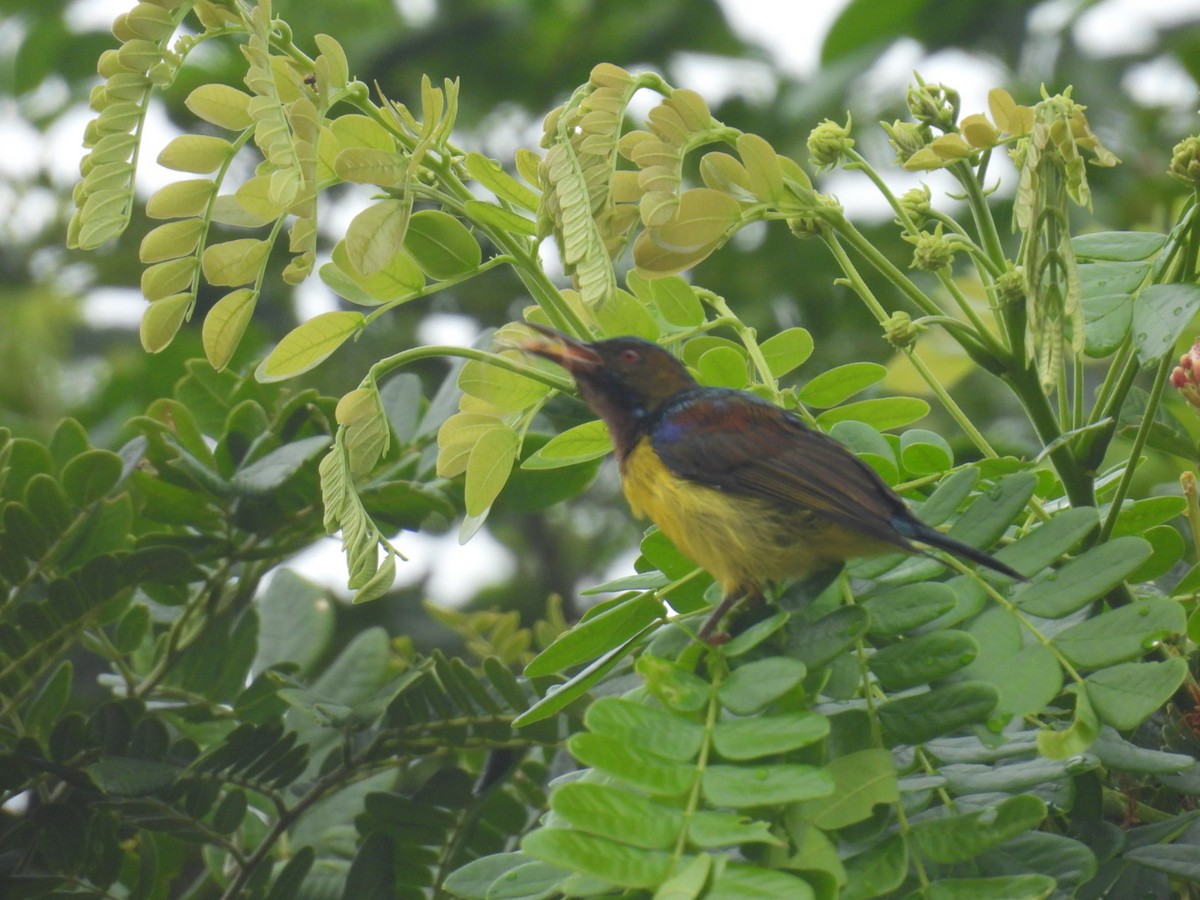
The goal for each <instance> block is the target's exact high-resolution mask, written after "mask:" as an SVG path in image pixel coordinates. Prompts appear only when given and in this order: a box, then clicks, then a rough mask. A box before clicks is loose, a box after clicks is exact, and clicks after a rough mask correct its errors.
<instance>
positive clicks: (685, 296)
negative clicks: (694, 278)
mask: <svg viewBox="0 0 1200 900" xmlns="http://www.w3.org/2000/svg"><path fill="white" fill-rule="evenodd" d="M626 283H627V284H628V285H629V289H630V290H631V291H633V293H634V294H636V295H637V297H638V299H640V300H641V301H642V302H643V303H652V304H653V305H654V306H655V307H657V309H658V312H659V314H660V315H661V316H662V317H663V318H664V319H666V320H667V321H668V322H669V323H671V324H672V325H675V326H677V327H679V328H694V327H695V326H697V325H699V324H701V323H702V322H703V321H704V307H703V305H702V304H701V303H700V298H699V297H697V296H696V292H695V291H694V290H692V286H691V285H690V284H688V283H687V282H686V281H684V280H683V279H682V278H680V277H678V276H676V275H671V276H668V277H666V278H654V279H650V278H646V277H645V276H643V275H639V274H638V273H637V272H636V271H631V272H630V273H629V274H628V276H626Z"/></svg>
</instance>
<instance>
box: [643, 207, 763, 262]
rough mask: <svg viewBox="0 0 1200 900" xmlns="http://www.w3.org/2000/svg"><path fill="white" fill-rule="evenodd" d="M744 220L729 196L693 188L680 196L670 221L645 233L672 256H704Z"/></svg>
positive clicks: (740, 211) (739, 208) (740, 210)
mask: <svg viewBox="0 0 1200 900" xmlns="http://www.w3.org/2000/svg"><path fill="white" fill-rule="evenodd" d="M741 218H742V205H741V204H740V203H738V202H737V201H736V200H734V199H733V198H732V197H730V196H729V195H728V194H725V193H722V192H721V191H714V190H712V189H710V188H692V189H691V190H687V191H684V192H683V193H682V194H680V195H679V204H678V206H677V207H676V209H675V214H674V215H673V216H672V217H671V219H670V220H669V221H667V222H665V223H664V224H663V225H661V226H659V227H657V228H654V229H649V230H647V231H646V232H645V233H646V234H649V235H651V237H652V239H653V240H654V243H655V244H657V245H658V246H659V247H661V248H662V249H664V250H667V251H669V252H671V253H680V254H689V253H700V252H702V251H703V250H704V249H706V248H709V247H712V246H714V245H715V244H716V243H717V242H719V241H720V240H721V239H722V238H724V237H725V236H726V235H727V234H728V233H729V232H730V231H731V230H732V229H733V227H734V226H735V225H736V224H737V223H738V222H740V221H741ZM664 274H665V273H664Z"/></svg>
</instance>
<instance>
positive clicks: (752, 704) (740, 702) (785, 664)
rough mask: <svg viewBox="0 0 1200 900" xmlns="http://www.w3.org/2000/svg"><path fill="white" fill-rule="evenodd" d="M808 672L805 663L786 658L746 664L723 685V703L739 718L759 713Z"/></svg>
mask: <svg viewBox="0 0 1200 900" xmlns="http://www.w3.org/2000/svg"><path fill="white" fill-rule="evenodd" d="M806 672H807V669H806V667H805V665H804V663H802V662H800V661H799V660H796V659H791V658H789V657H786V656H773V657H770V658H768V659H761V660H757V661H756V662H751V663H746V664H745V665H743V666H739V667H738V668H736V669H734V670H733V673H732V674H731V675H730V676H729V678H728V679H726V680H725V682H724V683H723V684H722V685H721V688H720V692H719V696H720V698H721V703H722V705H723V706H724V707H725V708H726V709H728V710H730V711H731V712H735V713H737V714H739V715H748V714H750V713H753V712H757V711H758V710H760V709H762V708H763V707H764V706H766V705H767V704H768V703H770V702H771V701H773V700H776V699H778V698H779V697H781V696H783V695H784V694H786V693H787V692H788V691H790V690H791V689H792V688H794V687H795V686H796V685H798V684H799V683H800V682H801V681H802V680H803V678H804V675H805V673H806Z"/></svg>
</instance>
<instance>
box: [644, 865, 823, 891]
mask: <svg viewBox="0 0 1200 900" xmlns="http://www.w3.org/2000/svg"><path fill="white" fill-rule="evenodd" d="M814 896H815V895H814V894H813V890H812V887H811V886H810V885H809V884H808V882H807V881H803V880H801V879H800V878H798V877H797V876H795V875H792V874H789V873H787V872H782V871H780V870H778V869H763V868H759V867H758V866H748V865H744V864H742V863H729V864H728V865H727V866H725V868H724V869H723V870H721V871H720V873H719V874H718V875H717V876H716V877H715V878H714V879H713V883H712V886H711V887H710V888H709V889H708V890H707V891H705V892H704V898H705V900H777V898H780V897H786V898H788V900H813V897H814ZM664 900H666V898H664Z"/></svg>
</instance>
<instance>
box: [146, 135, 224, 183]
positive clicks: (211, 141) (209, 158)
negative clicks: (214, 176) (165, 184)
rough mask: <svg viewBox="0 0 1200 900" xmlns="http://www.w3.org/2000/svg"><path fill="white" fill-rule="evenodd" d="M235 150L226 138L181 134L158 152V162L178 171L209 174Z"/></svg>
mask: <svg viewBox="0 0 1200 900" xmlns="http://www.w3.org/2000/svg"><path fill="white" fill-rule="evenodd" d="M233 152H234V151H233V145H232V144H231V143H229V141H227V140H225V139H224V138H219V137H211V136H209V135H201V134H181V135H180V136H179V137H176V138H172V139H171V141H170V143H168V144H167V146H165V147H163V149H162V152H161V153H159V154H158V164H159V165H160V166H162V167H163V168H166V169H174V170H175V171H176V172H192V173H194V174H196V175H207V174H209V173H210V172H215V171H216V170H217V169H219V168H221V166H223V165H224V164H225V162H226V161H227V160H229V159H230V157H232V156H233Z"/></svg>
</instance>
